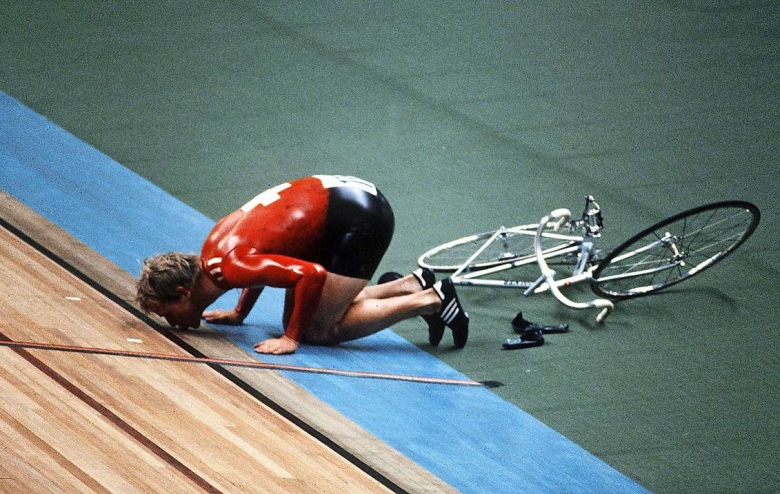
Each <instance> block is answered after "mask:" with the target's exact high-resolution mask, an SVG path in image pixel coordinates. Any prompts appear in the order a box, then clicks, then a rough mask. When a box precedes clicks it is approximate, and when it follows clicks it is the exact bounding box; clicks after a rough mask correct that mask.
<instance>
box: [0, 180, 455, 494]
mask: <svg viewBox="0 0 780 494" xmlns="http://www.w3.org/2000/svg"><path fill="white" fill-rule="evenodd" d="M0 218H2V222H3V224H4V226H3V225H0V339H2V340H13V341H30V342H45V343H53V344H62V345H73V346H77V347H98V348H109V349H122V350H131V351H142V352H150V353H160V354H176V355H188V353H187V352H186V351H185V349H183V348H182V346H184V347H185V348H188V349H189V350H191V351H192V350H193V349H195V351H196V352H201V354H205V355H207V356H211V357H221V358H229V359H235V360H248V361H249V360H252V357H251V356H249V355H247V354H246V353H245V352H244V351H243V350H241V349H239V348H237V347H235V346H234V345H232V344H230V343H228V342H226V341H225V340H223V339H222V338H219V337H218V336H216V335H215V334H214V333H212V332H210V331H209V330H208V329H206V330H204V331H201V332H190V333H188V332H179V333H177V334H176V335H175V337H174V338H173V341H172V340H171V339H170V338H168V337H166V336H165V335H163V334H161V333H160V332H159V331H157V330H155V329H154V328H152V327H151V326H149V325H148V324H147V322H145V321H144V320H142V319H140V318H139V317H137V315H136V314H135V313H134V312H133V311H128V310H127V309H126V308H127V307H129V306H128V305H127V304H128V303H129V302H130V301H131V300H132V289H133V279H132V277H130V276H129V275H127V274H126V273H124V272H123V271H121V270H119V269H118V268H117V267H116V266H114V265H113V264H111V263H110V262H108V261H107V260H105V259H103V258H102V257H100V256H98V255H97V254H96V253H94V252H92V251H91V250H90V249H88V248H87V247H85V246H84V245H83V244H80V243H79V242H78V241H77V240H75V239H73V238H72V237H70V236H69V235H67V234H66V233H64V232H63V231H61V230H59V229H58V228H56V227H55V226H54V225H51V224H50V223H48V222H47V221H45V220H43V219H42V218H40V217H39V216H37V215H36V214H35V213H33V212H32V211H30V210H29V209H27V208H26V207H24V206H23V205H21V204H19V203H18V202H16V201H15V200H14V199H13V198H11V197H9V196H8V195H6V194H4V193H2V192H0ZM20 237H21V238H20ZM42 252H43V253H42ZM44 253H45V254H44ZM55 261H56V262H55ZM66 268H67V269H66ZM117 302H119V304H118V303H117ZM122 305H124V306H125V307H126V308H123V307H122ZM169 336H170V335H169ZM176 338H181V340H180V341H179V343H180V344H177V343H176ZM182 342H183V345H182V344H181V343H182ZM391 491H396V492H403V491H409V492H453V491H454V490H453V489H452V488H451V487H450V486H448V485H446V484H444V483H443V482H442V481H441V480H440V479H438V478H436V477H434V476H433V475H431V474H430V473H429V472H427V471H426V470H424V469H422V468H421V467H419V466H418V465H416V464H415V463H413V462H411V461H410V460H408V459H407V458H406V457H404V456H402V455H400V454H399V453H398V452H396V451H394V450H392V449H391V448H389V447H388V446H387V445H385V444H384V443H382V442H381V441H379V440H377V439H376V438H375V437H373V436H371V435H369V434H368V433H366V432H365V431H364V430H362V429H361V428H359V427H357V426H356V425H355V424H353V423H351V422H350V421H349V420H348V419H346V418H344V417H343V416H341V415H340V414H338V413H337V412H335V411H334V410H332V409H330V408H329V407H327V406H326V405H324V404H323V403H322V402H320V401H319V400H317V399H316V398H314V397H313V396H311V395H310V394H309V393H307V392H306V391H304V390H302V389H300V388H298V387H297V386H296V385H294V384H293V383H291V382H290V381H288V380H287V379H285V378H284V377H283V376H281V375H279V374H278V373H276V372H273V371H267V370H262V371H258V370H252V369H241V368H235V369H230V370H225V369H221V368H212V367H210V366H206V365H201V364H193V363H186V362H171V361H160V360H147V359H137V358H123V357H117V356H106V355H94V354H90V353H73V352H67V353H66V352H55V351H45V350H35V349H25V348H9V347H0V492H1V493H6V492H8V493H16V492H20V493H21V492H67V493H72V492H123V493H124V492H165V493H172V492H176V493H185V492H224V493H236V492H240V493H243V492H247V493H249V492H291V493H303V492H312V493H315V492H316V493H321V492H334V493H341V492H356V493H357V492H361V493H362V492H391Z"/></svg>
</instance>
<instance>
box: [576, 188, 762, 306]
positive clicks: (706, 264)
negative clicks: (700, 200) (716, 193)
mask: <svg viewBox="0 0 780 494" xmlns="http://www.w3.org/2000/svg"><path fill="white" fill-rule="evenodd" d="M760 221H761V212H760V211H759V209H758V208H757V207H756V206H755V205H754V204H751V203H749V202H745V201H724V202H716V203H712V204H707V205H704V206H699V207H696V208H693V209H689V210H687V211H683V212H681V213H678V214H676V215H674V216H670V217H669V218H667V219H665V220H663V221H660V222H658V223H656V224H654V225H652V226H650V227H648V228H646V229H644V230H642V231H641V232H639V233H637V234H636V235H634V236H633V237H631V238H629V239H628V240H626V241H625V242H623V243H622V244H621V245H619V246H618V247H616V248H615V249H614V250H613V251H612V252H610V253H609V254H607V256H606V257H605V258H604V260H603V261H602V262H601V263H599V265H598V266H597V267H596V269H595V271H594V272H593V278H592V279H591V289H592V290H593V291H594V292H595V293H596V294H597V295H598V296H600V297H606V298H611V299H626V298H632V297H639V296H644V295H649V294H651V293H656V292H658V291H659V290H663V289H665V288H667V287H669V286H672V285H675V284H677V283H680V282H681V281H684V280H686V279H688V278H690V277H692V276H694V275H696V274H698V273H701V272H702V271H704V270H705V269H708V268H710V267H712V266H713V265H714V264H716V263H718V262H720V261H722V260H723V259H724V258H726V257H727V256H728V255H730V254H731V253H732V252H734V251H735V250H736V249H737V248H738V247H739V246H740V245H742V244H743V243H744V242H745V241H746V240H747V239H748V238H749V237H750V236H751V235H752V234H753V232H754V231H755V230H756V228H757V227H758V223H759V222H760ZM664 239H665V240H664Z"/></svg>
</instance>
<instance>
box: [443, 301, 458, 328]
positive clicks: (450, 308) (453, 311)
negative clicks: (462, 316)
mask: <svg viewBox="0 0 780 494" xmlns="http://www.w3.org/2000/svg"><path fill="white" fill-rule="evenodd" d="M458 312H460V309H458V303H457V301H456V300H455V299H452V300H450V303H449V304H447V308H445V309H444V310H443V311H442V313H441V318H442V320H443V321H444V323H445V324H450V323H451V322H452V321H453V320H454V319H455V317H456V316H457V315H458Z"/></svg>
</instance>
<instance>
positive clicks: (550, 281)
mask: <svg viewBox="0 0 780 494" xmlns="http://www.w3.org/2000/svg"><path fill="white" fill-rule="evenodd" d="M570 221H571V212H570V211H569V210H568V209H565V208H562V209H556V210H555V211H552V212H551V213H550V214H548V215H547V216H545V217H544V218H542V219H541V221H539V227H538V228H537V230H536V235H535V236H534V253H535V254H536V262H537V263H538V264H539V269H540V270H541V272H542V276H544V278H545V281H546V282H547V285H548V286H549V288H550V291H551V292H552V294H553V296H555V298H556V299H558V301H559V302H561V303H562V304H564V305H566V306H568V307H571V308H572V309H592V308H595V309H601V311H600V312H599V314H598V315H597V316H596V321H597V322H598V323H603V322H604V319H606V318H607V316H608V315H609V313H610V312H612V310H613V309H614V308H615V306H614V305H613V304H612V302H610V301H609V300H606V299H602V298H599V299H595V300H593V301H591V302H585V303H582V302H575V301H573V300H570V299H569V298H567V297H566V296H565V295H564V294H563V293H561V291H560V290H559V289H558V287H557V286H556V284H555V271H553V270H552V269H550V267H549V266H548V265H547V261H545V260H544V256H543V255H542V233H543V232H544V230H545V228H547V227H548V224H550V223H552V224H553V229H554V230H555V231H556V232H557V231H558V230H560V229H561V228H562V227H563V225H565V224H567V223H569V222H570Z"/></svg>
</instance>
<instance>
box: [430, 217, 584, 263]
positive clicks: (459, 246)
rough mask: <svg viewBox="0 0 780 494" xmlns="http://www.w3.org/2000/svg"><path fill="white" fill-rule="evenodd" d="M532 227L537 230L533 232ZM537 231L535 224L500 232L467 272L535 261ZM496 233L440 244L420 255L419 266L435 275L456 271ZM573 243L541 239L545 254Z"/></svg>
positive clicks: (557, 238) (560, 237)
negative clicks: (517, 262)
mask: <svg viewBox="0 0 780 494" xmlns="http://www.w3.org/2000/svg"><path fill="white" fill-rule="evenodd" d="M531 227H533V229H534V230H531V229H530V228H531ZM535 228H536V225H526V226H520V227H514V228H509V229H506V230H505V231H503V232H501V233H499V234H498V237H497V238H496V239H495V240H494V241H493V242H492V243H491V244H490V245H489V246H488V247H487V248H486V249H485V250H484V251H482V253H481V254H480V255H479V256H477V257H476V258H475V259H474V260H472V262H471V263H470V264H469V266H468V267H467V268H466V269H465V271H466V272H469V271H478V270H482V269H487V268H492V267H495V266H499V265H502V264H509V263H513V262H516V261H521V260H525V259H529V260H531V259H535V255H534V233H535ZM495 233H496V232H495V231H492V232H486V233H480V234H477V235H471V236H468V237H463V238H459V239H456V240H453V241H451V242H447V243H446V244H442V245H439V246H438V247H434V248H433V249H431V250H429V251H428V252H426V253H425V254H423V255H421V256H420V258H419V259H418V260H417V264H418V265H419V266H420V267H423V268H429V269H432V270H434V271H436V272H452V271H456V270H457V269H459V268H460V267H461V266H462V265H463V264H465V263H466V261H468V259H469V258H470V257H471V256H472V255H473V254H474V253H476V252H477V250H479V248H480V247H482V246H483V245H484V244H485V242H487V241H488V240H489V239H490V237H492V236H493V235H494V234H495ZM574 244H575V242H574V241H573V240H570V239H568V238H566V236H565V235H557V234H548V233H545V234H544V235H543V237H542V250H544V251H555V250H559V249H563V248H565V247H569V246H571V245H574ZM574 257H575V259H574V261H576V255H575V256H574ZM574 261H572V262H574Z"/></svg>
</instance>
